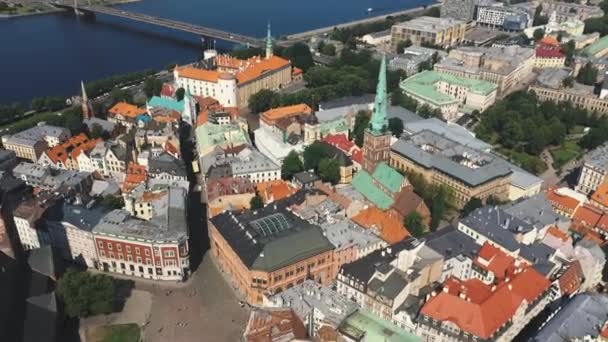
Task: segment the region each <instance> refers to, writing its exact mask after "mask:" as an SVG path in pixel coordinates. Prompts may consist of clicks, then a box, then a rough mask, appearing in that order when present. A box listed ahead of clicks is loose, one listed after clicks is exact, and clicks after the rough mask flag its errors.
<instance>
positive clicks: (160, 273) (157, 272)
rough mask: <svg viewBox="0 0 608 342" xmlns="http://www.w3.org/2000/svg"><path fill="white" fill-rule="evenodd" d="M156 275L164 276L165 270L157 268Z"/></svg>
mask: <svg viewBox="0 0 608 342" xmlns="http://www.w3.org/2000/svg"><path fill="white" fill-rule="evenodd" d="M156 275H163V269H162V268H160V267H157V268H156Z"/></svg>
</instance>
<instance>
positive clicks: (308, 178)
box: [293, 171, 319, 184]
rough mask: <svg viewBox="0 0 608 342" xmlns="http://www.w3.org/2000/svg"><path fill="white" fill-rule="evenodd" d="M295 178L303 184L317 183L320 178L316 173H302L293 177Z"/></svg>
mask: <svg viewBox="0 0 608 342" xmlns="http://www.w3.org/2000/svg"><path fill="white" fill-rule="evenodd" d="M293 178H294V179H295V180H297V181H298V182H300V183H301V184H308V183H312V182H314V181H317V180H318V179H319V176H317V175H316V174H315V173H314V172H310V171H302V172H298V173H296V174H295V175H293Z"/></svg>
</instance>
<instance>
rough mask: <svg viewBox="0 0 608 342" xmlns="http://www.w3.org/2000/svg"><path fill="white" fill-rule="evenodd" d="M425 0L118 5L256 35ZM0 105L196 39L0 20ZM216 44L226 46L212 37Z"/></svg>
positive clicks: (70, 89) (150, 60) (191, 46)
mask: <svg viewBox="0 0 608 342" xmlns="http://www.w3.org/2000/svg"><path fill="white" fill-rule="evenodd" d="M429 3H431V1H430V0H307V1H287V0H259V1H252V0H232V1H209V0H143V1H141V2H136V3H129V4H124V5H120V7H122V8H125V9H128V10H132V11H135V12H140V13H145V14H149V15H153V16H159V17H165V18H171V19H177V20H182V21H186V22H190V23H194V24H200V25H205V26H210V27H215V28H220V29H225V30H230V31H232V32H237V33H242V34H247V35H252V36H257V37H263V36H264V35H265V30H266V22H267V21H268V20H270V21H271V22H272V30H273V36H275V37H276V36H279V35H283V34H288V33H296V32H301V31H305V30H309V29H314V28H319V27H324V26H329V25H333V24H338V23H342V22H346V21H350V20H353V19H361V18H364V17H366V16H367V13H366V10H367V8H374V10H375V11H374V13H373V15H379V14H382V13H385V12H386V13H388V12H394V11H397V10H401V9H407V8H413V7H417V6H421V5H424V4H429ZM0 37H3V38H2V44H1V45H0V61H1V62H2V66H1V70H2V71H1V72H0V76H1V78H0V103H4V104H6V103H11V102H15V101H19V102H22V103H28V102H29V101H30V100H31V99H32V98H34V97H38V96H46V95H58V96H68V95H71V94H75V93H77V92H78V90H79V86H80V80H84V81H90V80H95V79H99V78H103V77H107V76H111V75H115V74H121V73H126V72H131V71H139V70H144V69H148V68H156V69H160V68H164V67H165V66H167V65H168V64H170V63H185V62H189V61H192V60H194V59H195V58H197V56H199V55H200V54H201V52H202V47H201V42H200V37H196V36H194V35H191V34H188V33H182V32H176V31H173V30H170V29H164V28H159V27H156V26H152V25H147V24H142V23H135V22H130V21H128V20H125V19H120V18H115V17H109V16H104V15H98V16H97V17H96V18H95V19H83V18H77V17H75V16H73V15H71V14H67V13H59V14H50V15H41V16H32V17H23V18H16V19H8V20H1V19H0ZM218 48H220V49H230V48H231V45H229V44H227V43H222V42H219V43H218Z"/></svg>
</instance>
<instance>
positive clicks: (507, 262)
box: [473, 242, 516, 280]
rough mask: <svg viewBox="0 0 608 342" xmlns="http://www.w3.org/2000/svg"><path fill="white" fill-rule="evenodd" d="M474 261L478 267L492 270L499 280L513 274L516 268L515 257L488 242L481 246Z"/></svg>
mask: <svg viewBox="0 0 608 342" xmlns="http://www.w3.org/2000/svg"><path fill="white" fill-rule="evenodd" d="M473 262H474V263H475V265H477V266H478V267H480V268H482V269H484V270H487V271H489V272H492V274H494V277H496V278H497V279H499V280H503V279H505V278H507V277H510V276H512V275H513V274H514V272H515V269H516V267H515V258H513V257H512V256H510V255H508V254H507V253H505V252H503V251H502V250H500V249H499V248H498V247H494V246H492V245H491V244H489V243H487V242H486V243H485V244H484V245H483V246H482V247H481V249H480V250H479V254H478V255H477V258H475V260H474V261H473Z"/></svg>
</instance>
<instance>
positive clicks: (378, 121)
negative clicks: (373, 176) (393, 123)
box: [363, 56, 391, 173]
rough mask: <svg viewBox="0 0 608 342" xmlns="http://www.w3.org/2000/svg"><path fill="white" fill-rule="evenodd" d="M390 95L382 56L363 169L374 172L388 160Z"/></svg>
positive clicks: (365, 137) (364, 148)
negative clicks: (387, 115) (380, 164)
mask: <svg viewBox="0 0 608 342" xmlns="http://www.w3.org/2000/svg"><path fill="white" fill-rule="evenodd" d="M387 111H388V96H387V93H386V57H385V56H382V63H381V64H380V73H379V75H378V86H377V87H376V100H375V101H374V111H373V112H372V118H371V120H370V124H369V127H368V128H367V129H366V130H365V133H364V136H363V169H364V170H365V171H367V172H369V173H372V172H373V171H374V169H375V168H376V165H378V164H379V163H381V162H386V161H388V158H389V150H390V145H391V134H390V131H389V130H388V120H387V118H386V113H387Z"/></svg>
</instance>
